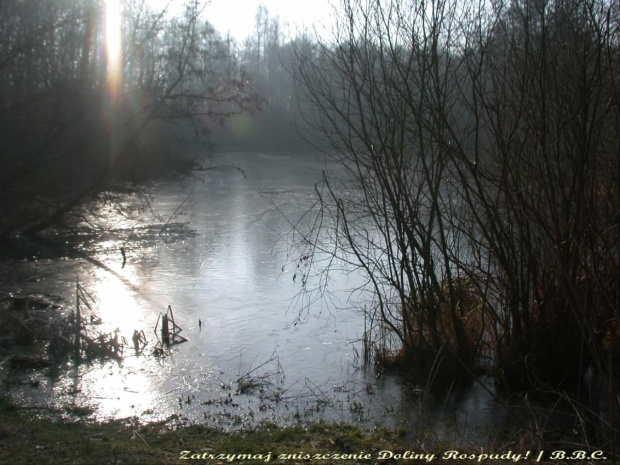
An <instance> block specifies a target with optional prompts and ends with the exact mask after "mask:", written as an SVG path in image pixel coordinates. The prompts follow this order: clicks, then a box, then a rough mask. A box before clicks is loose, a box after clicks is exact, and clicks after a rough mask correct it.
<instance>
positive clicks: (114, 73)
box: [105, 0, 122, 98]
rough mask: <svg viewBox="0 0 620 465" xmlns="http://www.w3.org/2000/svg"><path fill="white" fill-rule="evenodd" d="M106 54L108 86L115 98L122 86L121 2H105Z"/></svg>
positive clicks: (111, 0)
mask: <svg viewBox="0 0 620 465" xmlns="http://www.w3.org/2000/svg"><path fill="white" fill-rule="evenodd" d="M105 31H106V53H107V59H108V86H109V91H110V94H111V96H112V97H113V98H114V97H115V96H116V95H117V94H118V91H119V90H120V86H121V75H122V72H121V68H122V40H121V37H122V21H121V1H120V0H106V2H105Z"/></svg>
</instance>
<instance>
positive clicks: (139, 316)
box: [2, 154, 496, 427]
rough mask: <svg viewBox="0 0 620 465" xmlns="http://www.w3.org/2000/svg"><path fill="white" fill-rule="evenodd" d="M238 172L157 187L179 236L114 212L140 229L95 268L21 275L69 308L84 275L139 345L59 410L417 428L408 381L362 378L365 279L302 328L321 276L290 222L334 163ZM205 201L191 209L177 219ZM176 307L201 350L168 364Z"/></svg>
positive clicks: (64, 393)
mask: <svg viewBox="0 0 620 465" xmlns="http://www.w3.org/2000/svg"><path fill="white" fill-rule="evenodd" d="M227 162H228V163H231V164H238V165H240V166H242V167H243V168H244V170H246V171H247V173H248V178H247V179H244V178H242V177H241V176H236V175H235V174H225V175H223V174H222V173H218V172H207V173H206V174H205V173H200V174H199V175H198V177H197V179H195V180H193V181H190V185H188V186H186V187H182V186H179V185H177V184H172V183H171V184H165V183H163V184H162V183H160V184H159V185H158V186H157V188H156V190H154V192H153V194H154V200H153V203H152V205H151V208H152V209H153V210H154V211H155V212H156V213H157V215H159V217H160V218H162V219H163V220H162V223H163V222H166V221H168V223H166V225H165V227H162V225H161V224H159V225H155V226H152V225H148V224H147V221H146V220H144V221H142V222H139V221H128V220H127V219H125V218H122V217H119V218H116V217H115V216H114V212H113V211H111V210H109V208H108V206H106V205H103V206H102V209H104V210H105V216H104V218H105V219H106V221H107V222H108V224H109V225H115V224H117V225H120V224H124V225H127V224H132V225H133V226H132V228H133V229H132V230H130V231H126V230H121V231H118V232H115V233H114V234H112V235H111V236H112V237H110V238H108V237H101V238H100V239H99V240H98V241H95V242H94V243H92V244H90V245H88V246H87V247H85V249H84V250H85V251H86V253H89V254H90V257H91V260H90V261H88V260H75V261H68V262H67V261H61V262H58V261H49V262H44V263H43V262H40V263H37V264H36V267H35V268H36V269H35V270H34V271H33V265H32V263H24V262H22V263H20V264H19V267H21V268H19V267H18V268H19V270H20V273H21V274H22V275H28V274H35V275H37V276H39V277H43V276H44V278H43V280H42V281H38V282H36V289H37V290H36V292H56V293H61V294H63V295H64V297H65V299H66V303H67V305H66V308H67V309H71V308H72V305H73V302H74V300H73V299H74V297H72V296H74V295H75V294H74V293H73V292H74V291H73V289H72V286H74V283H75V279H76V276H77V277H78V279H79V281H80V284H81V285H82V286H84V287H85V288H86V289H87V290H88V292H90V293H91V294H92V295H93V297H94V298H95V300H96V302H97V303H96V306H95V308H94V311H95V312H96V313H97V314H98V315H99V316H100V317H101V319H102V320H103V323H102V325H100V327H99V330H100V331H101V332H104V333H111V332H113V331H114V330H116V329H118V330H119V335H120V336H122V337H124V338H125V339H126V340H127V341H129V344H128V347H127V348H126V349H125V354H124V359H123V361H122V362H120V363H117V362H107V363H98V362H95V363H93V364H91V365H86V364H84V365H82V366H81V367H80V368H79V369H77V370H74V372H70V373H69V374H68V375H69V376H68V377H66V378H62V379H59V380H57V381H54V382H50V387H49V389H51V392H53V393H54V394H53V396H55V399H54V400H55V401H61V400H63V399H64V400H71V401H72V402H74V403H76V404H87V405H95V406H96V407H97V409H98V410H97V414H96V415H97V417H99V418H110V417H113V418H123V417H127V416H133V415H137V416H141V417H142V419H143V420H144V421H150V420H155V419H162V418H165V417H167V416H169V415H171V414H173V413H176V414H180V415H182V416H186V417H187V418H189V419H190V420H192V421H199V422H205V423H207V424H214V425H218V426H222V425H227V426H228V427H239V426H240V425H245V424H253V423H255V422H258V421H260V420H263V419H268V420H272V421H274V420H275V421H284V422H287V421H288V422H295V421H297V420H308V421H312V420H318V419H321V418H324V419H327V420H347V421H348V420H355V421H358V420H359V421H365V422H366V423H367V424H370V425H373V424H385V425H388V426H399V425H400V424H401V422H402V421H406V422H409V423H410V424H412V423H414V422H415V421H417V420H416V419H417V418H418V416H417V415H416V414H415V412H416V411H417V408H418V407H417V405H418V399H417V398H415V397H414V398H407V397H406V396H403V395H402V392H401V390H402V386H401V385H400V384H399V383H398V382H397V381H396V379H395V378H393V377H390V376H382V377H377V376H376V374H375V372H374V370H372V368H367V369H364V368H361V367H360V360H359V356H360V353H361V351H362V349H361V344H360V339H361V336H362V333H363V325H364V323H363V318H361V317H360V313H359V311H357V310H355V309H354V308H351V307H354V306H355V305H354V302H353V303H352V302H349V301H348V297H349V293H348V292H346V290H347V289H355V288H357V287H358V286H359V285H360V284H361V282H360V278H359V277H358V276H357V275H355V274H347V273H341V274H338V273H336V274H335V275H334V276H333V286H334V289H336V290H339V291H340V292H338V293H337V294H335V295H333V296H332V297H334V300H333V301H332V302H330V304H331V305H332V306H330V307H328V306H327V303H326V302H324V301H317V302H316V303H315V304H313V305H311V306H310V307H309V309H308V312H307V313H306V312H302V316H303V317H302V318H301V319H298V316H299V312H300V308H299V307H298V306H294V305H293V304H292V303H293V302H296V300H295V297H296V296H297V295H298V293H299V291H300V287H301V283H300V280H301V279H300V278H299V277H298V278H297V279H296V280H294V279H293V276H294V275H299V276H301V275H302V274H304V273H306V272H307V271H308V270H306V269H305V268H304V266H305V265H304V264H303V263H299V262H298V261H291V260H290V257H289V256H288V255H287V253H288V252H289V250H288V245H287V244H286V243H285V242H284V241H282V240H281V234H282V233H283V232H284V231H286V230H287V228H288V227H289V224H288V223H287V221H285V220H284V218H283V217H282V213H281V212H284V213H285V214H287V215H290V217H291V218H292V219H293V220H295V218H298V217H299V216H300V215H301V214H302V213H303V212H304V211H305V210H306V209H307V208H309V207H310V205H311V204H312V202H313V201H314V196H313V195H312V187H313V184H314V182H315V181H316V180H317V179H319V178H320V169H321V168H322V165H321V163H320V162H319V161H318V160H316V159H314V158H313V159H310V160H308V159H306V158H303V157H300V156H292V157H288V158H282V157H278V158H263V157H260V156H257V155H256V154H231V155H229V156H228V158H227ZM269 163H270V164H269ZM202 177H204V182H203V181H202ZM192 183H193V184H192ZM192 189H193V198H192V200H191V202H188V203H187V205H186V208H183V209H182V211H177V208H178V206H179V205H180V204H181V203H182V202H183V201H184V200H185V199H186V198H187V195H188V191H190V190H192ZM175 212H176V213H175ZM175 215H176V216H175ZM160 232H161V234H160ZM128 238H130V239H128ZM121 246H124V247H125V250H126V254H127V262H126V263H125V265H124V266H123V263H122V257H121V253H120V247H121ZM2 273H3V275H6V274H7V271H6V270H4V271H2ZM14 279H17V278H14ZM309 279H310V280H312V279H313V278H309ZM310 284H316V283H313V282H310ZM33 288H34V283H33ZM28 292H30V291H28ZM334 303H336V304H337V306H340V307H342V308H336V307H335V306H333V304H334ZM168 305H171V306H172V308H173V310H174V317H175V319H176V321H177V323H178V324H179V325H180V326H181V327H182V328H183V332H182V335H183V336H184V337H186V338H187V339H188V342H185V343H183V344H180V345H175V346H173V347H172V348H171V349H170V350H169V351H168V352H167V354H166V356H165V357H163V358H157V357H154V356H152V355H151V353H152V349H153V347H154V346H155V344H156V343H157V342H158V340H157V336H158V335H157V333H156V332H155V331H154V329H155V324H156V322H157V320H158V317H159V315H160V313H164V312H165V310H166V308H167V306H168ZM199 319H200V322H201V325H199V323H198V321H199ZM134 330H143V331H144V332H145V334H146V336H147V339H148V345H147V347H146V349H145V351H144V352H143V353H142V354H136V353H135V351H134V350H133V347H132V344H131V336H132V334H133V331H134ZM248 373H249V374H251V375H252V376H253V377H254V378H255V379H257V380H258V381H262V382H264V385H262V386H261V385H258V386H255V389H249V387H251V386H245V387H247V388H248V389H247V392H244V390H243V389H241V387H243V386H242V383H241V382H240V380H241V381H243V380H244V375H247V374H248ZM245 379H246V381H247V379H249V378H245ZM47 392H48V393H49V391H47ZM41 394H42V390H40V389H39V390H37V389H35V388H33V389H30V390H28V389H25V390H24V394H23V395H24V397H25V398H30V399H34V402H37V401H38V399H40V397H41ZM354 401H355V402H359V403H360V405H363V407H362V408H358V404H357V403H354ZM488 402H489V399H488V398H486V397H484V396H481V395H480V394H479V393H478V394H477V397H476V401H475V402H473V403H470V404H468V403H467V402H466V401H464V402H462V405H463V406H464V408H466V409H467V408H469V409H475V410H476V411H477V414H478V415H479V417H482V418H481V419H479V421H481V422H484V421H487V420H489V419H488V418H487V419H485V418H486V417H484V414H483V413H480V412H481V411H483V409H481V405H486V404H485V403H488ZM410 415H411V418H410ZM490 415H491V416H496V415H494V414H492V413H491V414H490Z"/></svg>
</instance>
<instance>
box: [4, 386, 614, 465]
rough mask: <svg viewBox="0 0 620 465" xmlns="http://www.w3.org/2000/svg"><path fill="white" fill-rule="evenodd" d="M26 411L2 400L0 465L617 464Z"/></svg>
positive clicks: (400, 439)
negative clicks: (56, 417)
mask: <svg viewBox="0 0 620 465" xmlns="http://www.w3.org/2000/svg"><path fill="white" fill-rule="evenodd" d="M31 413H32V411H30V410H27V409H24V408H21V407H18V406H16V405H14V404H12V403H11V402H9V401H7V400H6V399H5V398H3V397H0V464H11V465H13V464H15V465H19V464H46V465H47V464H50V465H56V464H73V465H97V464H105V465H129V464H149V465H158V464H166V465H170V464H184V463H186V464H187V463H201V464H227V463H234V464H252V463H254V464H257V463H276V464H291V465H293V464H294V465H298V464H303V463H312V464H373V465H374V464H395V463H399V464H419V463H433V462H436V463H442V464H454V463H459V464H473V463H486V464H496V463H554V464H560V463H573V464H574V463H579V464H585V463H597V462H600V461H606V463H615V462H613V460H612V459H611V457H605V454H604V453H603V452H600V451H588V452H586V451H578V452H574V451H573V452H568V451H566V452H564V451H552V450H547V451H544V455H542V456H539V454H541V451H539V450H536V449H535V447H530V448H528V446H527V445H525V443H524V442H522V441H516V442H515V441H514V440H512V441H508V442H506V443H505V444H502V445H500V444H498V445H496V446H494V447H493V450H486V449H483V448H479V447H474V446H471V445H470V446H464V445H462V444H460V445H454V444H451V445H439V444H436V443H435V444H434V446H431V447H428V444H426V445H425V443H424V441H423V440H422V439H421V438H420V439H414V440H411V439H408V438H407V437H406V434H405V431H404V430H398V431H391V430H387V429H376V430H372V431H369V430H363V429H360V428H358V427H356V426H353V425H346V424H315V425H312V426H309V427H303V426H301V425H296V426H290V427H284V428H281V427H277V426H275V425H267V424H265V425H263V426H261V427H258V428H255V429H253V430H249V431H236V432H232V433H227V432H224V431H222V430H218V429H214V428H209V427H205V426H201V425H186V424H184V423H183V421H181V420H180V419H179V418H177V417H172V418H169V419H168V420H166V421H163V422H157V423H151V424H147V425H141V424H139V423H138V422H137V421H136V420H135V419H123V420H115V421H109V422H105V423H87V422H82V421H76V422H55V421H51V420H48V419H41V418H36V417H34V416H33V415H32V414H31ZM512 439H514V438H512ZM552 456H553V457H555V459H553V460H549V459H550V458H551V457H552Z"/></svg>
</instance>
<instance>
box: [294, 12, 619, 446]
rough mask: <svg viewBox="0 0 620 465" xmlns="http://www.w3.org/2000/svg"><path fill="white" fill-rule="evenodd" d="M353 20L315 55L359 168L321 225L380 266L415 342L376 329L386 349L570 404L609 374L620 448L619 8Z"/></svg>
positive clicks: (386, 295)
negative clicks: (386, 338)
mask: <svg viewBox="0 0 620 465" xmlns="http://www.w3.org/2000/svg"><path fill="white" fill-rule="evenodd" d="M338 20H339V23H338V25H337V26H336V29H335V31H334V35H333V37H332V40H331V41H326V40H325V39H322V38H318V39H317V46H316V47H315V48H313V49H306V50H305V51H302V50H298V53H297V69H296V79H297V80H298V82H299V83H301V85H302V86H303V87H304V89H305V92H304V94H303V98H304V99H305V102H306V103H309V104H311V105H312V107H313V111H308V112H306V120H307V124H308V126H309V127H311V128H312V129H314V131H315V133H316V135H317V137H319V138H321V139H322V141H323V142H324V143H325V144H326V146H327V147H329V150H328V151H327V153H328V155H329V156H330V157H332V159H333V160H335V161H337V162H338V163H339V165H340V166H341V169H342V171H343V172H344V173H345V174H344V175H341V174H339V175H334V174H333V173H325V175H324V179H323V186H322V187H321V188H320V189H317V192H318V193H319V195H320V201H319V205H320V209H318V210H317V211H318V216H317V218H319V217H320V218H321V220H317V221H316V222H315V223H312V224H315V225H317V227H315V228H311V229H310V231H309V232H305V234H304V236H303V237H304V244H305V246H306V247H307V248H310V249H311V252H310V254H312V252H313V251H314V252H317V251H319V250H320V251H322V252H323V253H327V254H328V255H329V256H331V257H333V258H338V259H340V260H341V261H343V262H345V263H347V264H348V265H349V266H351V267H354V268H356V269H358V270H360V271H361V272H362V273H363V274H364V276H365V277H366V279H367V288H368V289H370V290H371V291H372V294H373V295H374V299H375V305H374V306H373V307H372V308H371V309H369V310H367V317H369V318H370V319H371V320H372V321H377V322H379V324H380V326H381V327H383V328H389V331H391V333H392V334H393V335H395V336H396V338H397V340H398V341H399V344H398V345H397V347H396V349H397V350H398V352H396V353H395V352H394V351H390V349H391V348H390V347H386V346H385V344H384V343H383V341H382V339H381V337H382V336H381V334H383V333H384V332H383V333H382V332H379V334H378V335H377V334H375V335H374V338H371V339H370V340H374V341H375V352H376V354H377V359H378V360H379V361H381V362H383V363H385V362H390V363H398V364H399V365H400V366H401V367H404V368H405V369H406V370H408V371H414V372H417V373H418V374H419V375H422V376H428V377H429V379H434V378H435V377H436V376H444V377H446V378H447V379H459V378H462V375H463V374H465V375H466V377H467V376H471V375H473V374H475V373H476V372H477V371H478V370H479V369H485V370H487V371H488V372H489V373H492V374H493V375H494V376H495V377H496V378H497V380H498V381H500V382H503V383H504V384H505V385H506V386H508V387H509V388H511V389H540V390H545V391H553V392H555V393H556V394H557V395H560V396H563V395H567V396H568V397H570V398H571V399H572V400H571V402H576V401H579V402H581V401H583V398H582V396H581V394H580V392H583V388H584V386H585V385H584V375H585V374H586V372H589V370H592V369H595V370H596V372H598V373H599V376H601V377H602V378H603V379H604V380H605V383H604V384H605V386H606V388H605V389H606V390H607V392H606V393H605V398H606V399H607V401H606V402H607V405H608V406H609V405H610V404H611V406H610V407H609V410H608V417H609V415H611V416H612V419H615V420H613V421H611V422H608V425H609V424H611V425H613V426H612V427H611V428H612V430H611V433H609V430H607V431H608V433H607V434H605V435H603V437H599V438H598V439H599V440H600V441H601V442H602V443H604V444H605V446H606V447H610V448H611V449H614V450H616V451H617V450H618V444H617V443H615V442H613V441H612V439H611V438H613V437H614V436H617V434H616V435H614V433H613V428H615V429H616V432H617V425H618V422H617V417H616V416H617V414H618V408H619V406H618V405H617V393H618V380H619V379H620V370H619V369H618V366H617V363H616V362H614V360H617V359H618V356H619V355H620V352H618V351H619V349H620V347H619V341H620V332H619V331H618V328H619V327H618V321H620V320H619V314H618V308H620V294H619V291H618V287H617V285H616V284H613V283H617V282H620V260H619V258H618V253H619V249H618V246H617V243H618V231H619V229H618V228H619V225H620V197H619V194H620V191H619V190H618V183H617V179H618V174H619V170H620V153H619V151H618V150H619V149H618V147H620V138H619V137H620V136H619V134H620V131H619V128H618V123H619V119H618V116H619V110H620V108H619V106H618V104H619V103H620V102H619V101H618V65H619V62H618V56H619V54H618V51H619V50H618V44H619V43H620V41H619V40H618V39H619V38H620V37H619V34H620V29H619V21H618V20H619V17H618V8H617V6H615V5H613V4H611V3H606V2H564V1H561V0H558V1H551V2H549V1H547V2H542V1H536V0H523V1H514V2H505V3H504V2H480V3H477V4H472V3H465V2H459V1H457V0H445V1H443V0H440V1H429V2H426V1H392V2H379V1H371V2H361V1H358V0H346V1H343V2H342V8H341V10H340V13H339V16H338ZM319 225H320V227H318V226H319ZM302 253H303V254H304V255H307V254H308V250H307V249H306V250H304V251H303V252H302ZM327 263H329V264H333V261H331V260H330V261H328V262H327ZM323 271H324V272H325V273H329V267H327V268H324V269H323ZM323 282H325V281H323ZM367 340H369V339H367ZM597 395H598V396H599V397H600V395H601V393H600V392H599V393H598V394H597ZM614 415H616V416H614ZM599 432H600V430H599ZM591 439H592V438H587V440H591Z"/></svg>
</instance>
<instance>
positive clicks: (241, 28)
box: [150, 0, 331, 43]
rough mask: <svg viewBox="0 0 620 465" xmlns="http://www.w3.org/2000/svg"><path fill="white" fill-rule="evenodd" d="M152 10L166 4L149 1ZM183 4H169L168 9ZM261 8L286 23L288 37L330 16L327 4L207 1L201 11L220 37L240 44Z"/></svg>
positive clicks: (322, 0) (310, 0)
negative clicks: (203, 10) (288, 30)
mask: <svg viewBox="0 0 620 465" xmlns="http://www.w3.org/2000/svg"><path fill="white" fill-rule="evenodd" d="M150 2H151V5H152V6H153V7H154V8H161V7H162V6H165V5H166V4H167V3H168V1H167V0H150ZM182 3H183V2H182V1H180V0H172V2H171V7H170V8H172V9H174V8H175V5H177V8H178V7H179V6H180V5H181V4H182ZM261 4H263V5H265V6H266V7H267V10H268V11H269V16H270V17H276V16H278V17H279V18H280V23H281V24H284V23H288V24H289V28H290V31H291V34H292V35H294V34H295V31H296V30H297V29H303V28H304V27H309V28H312V27H313V26H315V25H316V26H317V27H318V28H321V27H325V24H327V22H328V18H329V15H330V12H331V6H330V0H211V1H210V2H209V4H208V5H207V7H206V9H205V15H206V19H207V20H208V21H209V22H210V23H211V24H213V25H214V26H215V28H216V29H217V30H218V31H219V32H220V33H221V34H222V35H226V34H227V33H230V35H231V36H232V37H233V38H234V39H235V40H236V41H238V42H240V43H241V42H243V39H245V38H246V37H247V36H248V35H250V34H251V33H252V31H253V30H254V22H255V16H256V10H257V9H258V6H259V5H261Z"/></svg>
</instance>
